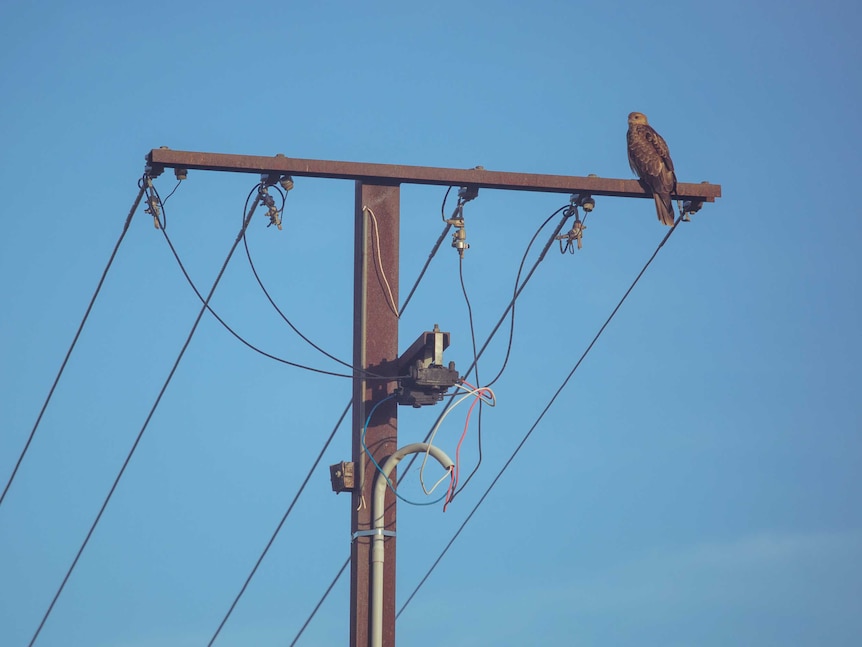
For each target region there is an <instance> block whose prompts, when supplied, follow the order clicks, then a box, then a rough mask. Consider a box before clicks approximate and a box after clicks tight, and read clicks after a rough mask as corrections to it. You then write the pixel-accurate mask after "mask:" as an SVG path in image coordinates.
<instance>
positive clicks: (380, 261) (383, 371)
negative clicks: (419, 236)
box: [350, 182, 400, 647]
mask: <svg viewBox="0 0 862 647" xmlns="http://www.w3.org/2000/svg"><path fill="white" fill-rule="evenodd" d="M399 202H400V190H399V187H398V185H397V184H395V185H392V184H388V185H381V184H368V183H364V182H357V183H356V229H355V253H354V259H355V270H354V302H353V303H354V308H353V311H354V315H353V316H354V320H353V331H354V335H353V364H354V366H357V367H359V368H362V369H369V370H370V371H372V372H373V373H375V374H378V375H392V376H396V375H397V374H398V373H397V363H398V362H397V360H398V317H397V316H396V314H395V309H397V307H398V265H399V257H398V253H399V249H398V242H399V240H398V234H399ZM366 208H367V209H370V210H371V212H373V214H374V217H373V218H372V217H371V215H370V212H369V211H367V209H366ZM375 222H376V228H377V232H376V234H377V236H375V231H374V228H375ZM378 237H379V240H380V248H379V249H378V248H377V243H376V240H377V238H378ZM395 386H396V383H395V382H387V381H384V380H364V379H362V378H359V377H356V378H354V380H353V460H354V461H355V463H356V465H357V469H356V480H357V481H358V483H359V491H358V492H354V494H353V499H352V502H353V510H352V512H351V532H352V533H353V532H356V531H357V530H359V531H362V530H369V529H370V528H371V493H372V489H373V485H374V478H375V476H376V474H377V468H376V467H375V466H374V464H373V463H372V462H371V461H370V460H364V457H363V449H362V443H361V434H362V429H363V426H364V424H365V420H366V418H367V417H368V413H369V412H370V411H371V409H372V407H374V405H375V404H377V403H378V402H380V401H381V400H383V399H385V398H386V397H387V396H389V395H390V394H391V393H392V392H393V390H394V388H395ZM365 444H366V445H367V447H368V449H369V451H370V452H371V453H372V455H373V456H374V460H376V461H377V463H378V464H379V465H382V464H383V462H384V461H385V459H386V458H387V457H388V456H389V455H391V454H393V453H394V452H395V450H396V449H397V448H398V433H397V405H396V404H395V400H394V399H393V400H389V401H388V402H385V403H383V404H382V405H380V406H379V407H377V409H376V411H375V412H374V416H373V418H372V419H371V422H370V424H369V425H368V430H367V432H366V435H365ZM392 478H393V480H394V479H395V475H394V474H393V476H392ZM386 510H387V512H386V516H385V528H386V530H393V531H394V530H395V496H394V495H393V494H392V492H387V493H386ZM385 542H386V544H385V546H386V561H385V563H384V573H383V586H384V589H383V646H384V647H394V645H395V538H394V537H387V538H386V540H385ZM370 573H371V537H359V538H357V539H356V540H355V541H353V544H352V547H351V563H350V598H351V605H350V644H351V645H352V646H362V647H365V646H366V645H368V640H369V635H370V630H369V628H370V619H371V616H370V604H369V603H370V598H371V588H370V583H371V578H370Z"/></svg>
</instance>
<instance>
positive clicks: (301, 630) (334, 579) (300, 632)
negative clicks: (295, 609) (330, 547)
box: [290, 555, 350, 647]
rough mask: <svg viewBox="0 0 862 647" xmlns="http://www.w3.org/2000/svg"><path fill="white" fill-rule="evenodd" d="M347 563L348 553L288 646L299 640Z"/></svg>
mask: <svg viewBox="0 0 862 647" xmlns="http://www.w3.org/2000/svg"><path fill="white" fill-rule="evenodd" d="M349 563H350V555H348V556H347V559H345V560H344V563H343V564H342V565H341V568H340V569H339V571H338V573H336V575H335V577H334V578H333V579H332V582H330V583H329V586H328V587H326V591H324V593H323V595H322V596H321V598H320V600H318V601H317V604H315V605H314V609H312V611H311V614H310V615H309V616H308V618H306V619H305V622H304V623H302V627H300V628H299V632H297V634H296V636H294V638H293V641H291V643H290V647H293V646H294V645H296V643H297V641H298V640H299V637H300V636H301V635H302V632H304V631H305V628H306V627H308V625H309V623H310V622H311V621H312V619H313V618H314V616H315V615H316V614H317V610H318V609H320V606H321V605H322V604H323V602H324V601H325V600H326V598H327V597H329V593H330V592H331V591H332V589H333V588H334V587H335V584H336V582H338V580H339V579H341V575H342V574H343V573H344V569H345V568H347V565H348V564H349Z"/></svg>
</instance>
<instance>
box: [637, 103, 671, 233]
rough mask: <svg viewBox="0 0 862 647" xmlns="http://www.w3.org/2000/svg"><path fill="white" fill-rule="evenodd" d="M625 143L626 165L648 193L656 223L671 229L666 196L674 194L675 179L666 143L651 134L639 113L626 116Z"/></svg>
mask: <svg viewBox="0 0 862 647" xmlns="http://www.w3.org/2000/svg"><path fill="white" fill-rule="evenodd" d="M626 142H627V143H628V152H629V165H630V166H631V167H632V171H634V172H635V174H637V176H638V178H640V181H641V184H642V185H644V188H647V189H649V190H650V191H652V193H653V197H654V198H655V209H656V213H657V214H658V219H659V221H661V223H662V224H663V225H668V226H672V225H673V205H672V204H671V201H670V196H671V194H672V193H675V192H676V175H675V174H674V172H673V161H672V160H671V159H670V151H669V150H668V148H667V143H665V141H664V139H662V136H661V135H659V134H658V133H657V132H656V131H655V130H653V127H652V126H650V125H649V122H648V121H647V118H646V115H645V114H643V113H642V112H632V113H629V130H628V132H627V133H626Z"/></svg>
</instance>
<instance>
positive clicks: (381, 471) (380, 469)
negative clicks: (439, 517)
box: [359, 393, 446, 505]
mask: <svg viewBox="0 0 862 647" xmlns="http://www.w3.org/2000/svg"><path fill="white" fill-rule="evenodd" d="M396 395H397V394H395V393H393V394H392V395H390V396H387V397H385V398H383V399H382V400H380V401H379V402H377V404H375V405H374V406H373V407H371V411H369V412H368V417H367V418H366V419H365V425H363V427H362V434H361V435H360V436H359V442H360V443H361V444H362V451H364V452H365V453H366V454H368V458H370V459H371V462H372V463H373V464H374V467H376V468H377V471H378V472H380V473H381V474H383V468H382V467H380V465H378V464H377V461H376V460H374V456H372V455H371V452H370V451H368V446H367V445H366V444H365V433H366V432H367V431H368V425H369V424H370V423H371V416H373V415H374V412H375V411H377V407H379V406H380V405H381V404H383V403H384V402H386V401H387V400H391V399H392V398H394V397H396ZM383 478H385V479H386V484H387V485H388V486H389V489H390V490H392V493H393V494H394V495H395V496H397V497H398V498H399V499H401V500H402V501H404V503H409V504H410V505H434V504H435V503H440V502H441V501H442V500H443V499H445V498H446V494H444V495H443V496H441V497H440V498H439V499H436V500H434V501H429V502H419V501H411V500H410V499H405V498H404V497H403V496H401V495H400V494H398V491H397V490H396V489H395V486H393V485H392V481H390V480H389V477H388V476H386V474H383Z"/></svg>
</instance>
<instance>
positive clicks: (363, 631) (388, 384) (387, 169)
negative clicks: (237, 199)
mask: <svg viewBox="0 0 862 647" xmlns="http://www.w3.org/2000/svg"><path fill="white" fill-rule="evenodd" d="M166 168H172V169H174V171H175V173H176V174H177V177H178V178H179V177H185V172H187V171H188V170H205V171H227V172H239V173H259V174H261V176H263V177H264V178H266V181H267V182H268V183H271V184H274V183H275V182H277V181H279V179H283V178H285V177H286V176H297V177H321V178H331V179H342V180H353V181H355V182H356V201H355V210H354V218H355V247H354V254H355V255H354V262H355V265H354V267H355V274H354V338H353V364H354V367H355V368H354V380H353V452H352V453H353V465H354V466H355V474H354V480H355V483H356V484H355V486H354V488H353V490H352V499H351V501H352V505H351V512H350V530H351V538H352V543H351V570H350V645H351V647H367V645H368V644H369V637H370V609H369V607H370V604H369V601H370V600H369V599H370V570H371V555H370V547H371V543H372V534H371V533H373V532H374V531H372V530H371V521H372V520H371V502H372V491H373V487H374V480H375V476H376V472H377V468H376V467H375V466H374V464H373V463H372V462H371V461H369V460H366V458H367V456H366V454H365V451H364V449H363V447H362V431H363V427H364V425H365V421H366V419H367V417H368V413H369V412H370V411H371V410H372V408H373V407H374V406H375V405H376V404H377V403H379V402H381V401H382V400H384V399H385V398H386V397H387V396H389V395H390V394H391V393H392V392H393V391H394V389H395V387H396V380H395V379H392V380H386V379H374V378H371V379H369V378H367V377H365V376H366V375H367V373H366V372H365V371H368V372H370V373H373V374H374V375H375V376H384V377H393V378H394V377H395V376H397V375H398V316H397V314H396V313H397V308H398V267H399V201H400V186H401V184H426V185H437V186H455V187H469V188H470V189H473V190H475V189H505V190H513V191H538V192H545V193H561V194H577V195H578V196H580V197H581V198H586V197H589V196H614V197H625V198H652V193H650V192H648V191H646V190H645V189H644V188H643V187H642V186H641V184H640V183H639V182H638V181H637V180H621V179H611V178H599V177H595V176H589V177H575V176H564V175H536V174H528V173H507V172H501V171H487V170H485V169H482V168H479V167H477V168H475V169H469V170H465V169H447V168H433V167H424V166H401V165H391V164H369V163H357V162H339V161H327V160H312V159H298V158H289V157H285V156H284V155H276V156H274V157H261V156H250V155H228V154H222V153H198V152H188V151H174V150H170V149H168V148H155V149H153V150H152V151H150V152H149V153H148V154H147V172H148V173H149V175H150V176H151V177H156V176H158V175H159V174H161V173H162V172H163V171H164V170H165V169H166ZM720 196H721V186H720V185H717V184H709V183H705V182H704V183H701V184H683V183H679V184H678V185H677V193H676V194H674V195H673V196H672V197H673V198H674V199H676V200H682V201H684V202H685V203H686V209H687V210H688V212H691V213H693V212H695V211H697V210H699V209H700V207H701V206H702V205H703V203H704V202H714V201H715V199H716V198H718V197H720ZM372 214H373V217H372ZM644 214H645V216H646V217H650V218H654V217H655V215H654V214H655V211H654V210H653V209H652V208H650V209H646V210H644ZM378 238H379V248H378V242H377V241H378ZM365 443H366V445H367V447H368V450H369V452H370V453H371V455H372V456H373V457H374V460H375V461H376V462H377V464H378V465H383V463H384V461H385V460H386V459H387V457H389V456H391V455H392V454H394V453H395V452H396V450H397V449H398V435H397V405H396V403H395V400H394V399H393V400H389V401H387V402H385V403H383V404H382V405H380V406H378V407H377V409H376V410H375V411H374V416H373V417H372V419H371V421H370V423H369V425H368V429H367V432H366V435H365ZM394 480H395V479H394V475H393V481H394ZM385 508H386V514H385V517H384V531H383V532H384V533H385V534H384V536H385V540H384V541H385V549H386V560H385V563H384V578H383V579H384V602H383V632H382V635H383V647H394V646H395V536H394V532H395V529H396V528H395V510H396V506H395V496H394V495H393V494H392V492H391V491H387V493H386V499H385Z"/></svg>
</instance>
